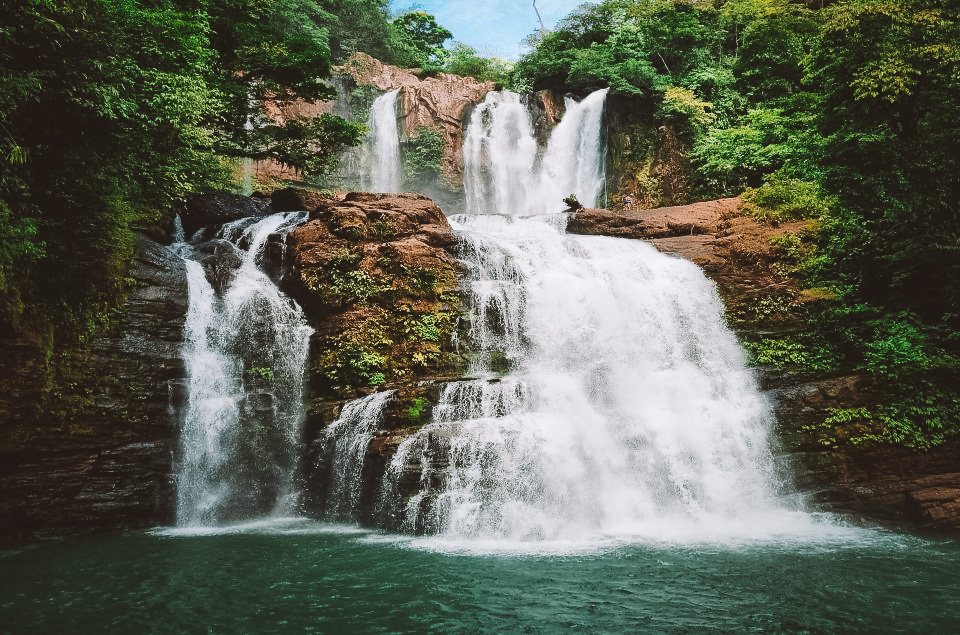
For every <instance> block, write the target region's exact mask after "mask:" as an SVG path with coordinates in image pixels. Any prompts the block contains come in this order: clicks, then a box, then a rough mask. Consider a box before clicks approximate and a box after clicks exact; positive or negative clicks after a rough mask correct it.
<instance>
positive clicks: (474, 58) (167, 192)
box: [0, 0, 960, 447]
mask: <svg viewBox="0 0 960 635" xmlns="http://www.w3.org/2000/svg"><path fill="white" fill-rule="evenodd" d="M388 4H389V3H388V2H387V1H386V0H221V1H218V2H214V1H212V0H67V1H65V2H55V1H53V0H12V1H10V2H4V3H3V4H2V6H0V329H3V330H4V331H5V332H12V331H16V330H21V331H23V330H26V331H30V332H33V333H37V334H39V335H40V336H41V338H43V339H44V340H45V341H47V342H48V344H49V346H51V347H54V348H57V347H65V346H69V345H71V344H74V343H76V342H78V341H82V340H83V339H84V338H85V337H88V336H90V335H91V334H95V333H98V332H99V331H100V330H101V329H102V328H103V326H104V325H105V324H106V323H107V322H108V321H109V319H110V317H111V312H112V310H113V309H114V308H115V307H116V306H118V303H119V302H120V300H121V299H122V297H123V293H124V289H125V280H124V276H125V272H126V267H127V263H128V260H129V256H130V250H131V244H132V237H133V233H134V232H135V231H147V232H151V233H154V234H156V233H158V232H160V231H161V229H162V228H164V227H166V226H167V225H168V223H169V221H170V219H171V218H172V215H173V213H174V212H173V210H174V207H175V204H176V202H177V201H178V200H180V199H181V198H182V197H183V196H184V195H185V194H187V193H189V192H196V191H201V190H203V189H204V188H209V187H224V186H229V182H230V179H231V166H232V165H233V164H234V163H232V162H235V161H236V160H238V159H239V158H242V157H252V158H272V159H275V160H277V161H280V162H282V163H286V164H288V165H292V166H294V167H297V168H298V169H300V170H303V171H305V172H308V173H309V172H313V173H320V172H323V171H324V170H326V169H327V168H328V167H329V166H330V164H331V163H330V162H331V160H332V157H333V156H335V155H336V153H337V152H338V151H339V150H340V149H341V148H343V147H345V146H349V145H355V144H357V143H359V141H360V140H361V138H362V134H363V129H362V126H359V125H357V124H351V123H349V122H345V121H343V120H340V119H338V118H336V117H332V116H325V117H322V118H316V119H310V120H306V119H305V120H298V121H294V122H290V123H288V124H287V125H285V126H277V125H256V126H251V125H249V124H250V123H251V121H255V120H257V118H259V117H261V115H262V112H263V102H264V100H266V99H267V98H271V99H292V98H301V99H308V100H310V99H324V98H327V97H329V96H330V90H331V89H330V88H329V86H328V85H327V84H325V83H324V82H323V81H322V80H323V79H325V78H327V77H328V76H329V74H330V68H331V65H332V64H336V63H339V62H342V61H344V60H345V59H346V58H347V57H349V55H350V54H351V53H353V52H354V51H357V50H363V51H364V52H367V53H370V54H371V55H373V56H375V57H378V58H380V59H381V60H383V61H385V62H387V63H394V64H398V65H401V66H406V67H416V68H419V69H420V71H421V72H422V73H427V74H429V73H432V72H438V71H441V70H442V71H447V72H454V73H458V74H462V75H473V76H477V77H478V78H480V79H489V80H493V81H496V82H501V83H503V84H505V85H508V86H509V87H512V88H513V89H515V90H521V91H528V90H541V89H552V90H555V91H558V92H560V93H568V92H570V93H575V94H580V95H585V94H586V93H587V92H589V91H591V90H595V89H598V88H605V87H609V88H610V89H611V91H612V94H619V95H621V96H626V97H629V99H630V100H631V103H632V104H634V107H635V108H636V109H637V110H638V111H640V112H642V113H645V116H646V117H647V118H648V120H649V123H650V125H651V129H654V130H656V129H659V128H661V127H665V128H669V129H670V130H672V131H673V132H674V133H675V135H676V138H677V142H678V144H679V147H680V148H681V150H682V152H683V154H684V156H685V157H686V159H687V160H688V162H689V175H690V179H689V183H690V185H689V188H688V189H687V191H686V194H685V195H686V196H687V197H689V198H691V199H708V198H712V197H717V196H728V195H736V194H741V193H745V197H744V200H745V201H746V202H747V204H748V205H747V207H748V208H750V209H752V210H753V212H754V213H756V214H758V215H759V217H762V218H764V219H766V220H767V221H768V222H778V220H779V219H781V218H782V219H806V220H809V221H811V223H810V227H811V230H810V231H809V232H807V233H806V234H804V235H803V236H797V237H795V239H794V240H793V243H791V244H786V243H785V244H784V245H783V249H784V250H790V253H792V254H793V255H794V256H795V257H794V261H793V265H792V267H791V269H790V271H789V275H792V276H794V277H796V278H797V280H798V281H799V282H800V284H801V285H802V286H803V287H804V288H806V289H809V290H816V292H817V296H818V297H819V298H820V300H819V301H818V302H815V303H807V304H804V305H803V306H802V307H800V306H798V307H794V309H795V310H796V311H797V312H804V313H805V317H806V320H807V323H808V324H809V325H811V326H810V328H808V329H807V330H805V331H804V332H802V333H791V334H781V335H777V336H773V335H771V336H769V337H768V338H767V339H766V340H764V341H762V342H759V343H758V344H756V346H755V354H756V355H757V359H758V360H763V361H765V362H767V363H775V364H780V365H783V366H785V367H788V368H792V369H793V370H795V371H797V372H800V373H805V374H806V375H808V376H811V377H813V376H817V375H818V374H823V373H826V372H836V371H837V370H843V369H846V370H851V371H854V370H855V371H859V372H862V373H865V374H867V375H869V376H871V377H873V378H874V381H875V386H876V391H877V394H878V395H881V398H880V399H879V400H878V405H877V407H876V408H872V409H866V410H864V409H858V410H857V411H848V412H837V413H836V420H837V422H838V423H849V422H851V421H853V422H855V423H856V424H857V425H858V426H859V429H861V430H862V431H863V434H862V435H861V437H862V439H866V440H881V441H889V442H896V443H904V444H907V445H911V446H917V447H928V446H931V445H935V444H937V443H940V442H942V441H943V440H944V439H946V438H949V437H951V436H955V435H957V434H958V433H960V396H958V393H957V391H956V388H955V387H956V386H957V385H960V376H958V375H960V372H958V369H960V359H958V356H960V335H958V332H960V328H958V327H960V279H958V273H960V123H958V122H960V0H897V1H896V2H894V1H892V0H603V1H600V2H596V3H591V4H585V5H583V6H582V7H581V8H580V9H578V10H577V11H575V12H574V13H572V14H571V15H570V16H568V17H567V18H566V19H565V20H563V21H562V22H561V23H560V24H559V25H558V27H557V28H556V29H554V30H552V31H547V30H540V31H537V32H536V33H535V34H533V35H531V36H530V38H529V44H530V52H529V53H528V54H527V55H525V56H524V57H522V58H521V59H520V60H519V61H518V62H517V63H516V64H515V65H511V64H507V63H504V62H501V61H499V60H490V59H485V58H483V57H482V56H480V55H478V54H477V52H476V51H475V50H474V49H472V48H470V47H468V46H465V45H462V44H460V45H457V44H453V43H452V34H451V33H450V32H449V31H448V30H447V29H445V28H444V27H442V26H441V25H439V24H437V22H436V20H435V19H434V18H433V16H430V15H429V14H426V13H423V12H420V11H411V12H408V13H406V14H404V15H403V16H400V17H398V18H394V19H391V17H390V16H389V14H388ZM641 176H642V175H641ZM647 177H649V175H647ZM640 182H641V183H645V182H646V183H647V184H648V185H649V186H650V188H651V191H652V192H653V191H655V190H656V187H657V184H656V183H655V182H654V181H651V180H650V179H649V178H647V180H646V181H644V180H643V179H640Z"/></svg>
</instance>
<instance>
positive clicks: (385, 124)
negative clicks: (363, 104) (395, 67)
mask: <svg viewBox="0 0 960 635" xmlns="http://www.w3.org/2000/svg"><path fill="white" fill-rule="evenodd" d="M399 94H400V90H399V89H398V90H392V91H390V92H388V93H384V94H383V95H380V96H379V97H377V98H376V99H375V100H374V101H373V105H372V106H371V108H370V120H369V124H368V125H369V128H370V136H369V137H368V138H367V141H366V143H365V144H364V148H363V152H362V154H363V157H364V160H363V162H364V164H365V165H366V166H367V169H368V172H367V175H366V177H365V178H364V179H363V186H364V188H365V189H367V190H369V191H371V192H399V191H400V188H401V177H400V133H399V131H398V128H397V96H398V95H399Z"/></svg>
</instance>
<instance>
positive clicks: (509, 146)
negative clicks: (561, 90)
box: [463, 90, 607, 216]
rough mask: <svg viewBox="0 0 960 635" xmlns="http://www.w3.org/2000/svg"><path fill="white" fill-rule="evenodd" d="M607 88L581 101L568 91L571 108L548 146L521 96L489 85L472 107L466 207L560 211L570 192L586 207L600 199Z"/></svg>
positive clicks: (499, 211)
mask: <svg viewBox="0 0 960 635" xmlns="http://www.w3.org/2000/svg"><path fill="white" fill-rule="evenodd" d="M606 94H607V91H606V90H599V91H596V92H594V93H592V94H590V95H589V96H587V97H586V99H584V100H583V101H581V102H575V101H574V100H572V99H569V98H568V99H567V100H566V114H565V115H564V117H563V120H562V121H561V122H560V124H559V125H558V126H557V127H556V129H554V131H553V133H552V134H551V135H550V141H549V144H548V145H547V149H546V152H545V153H541V152H540V151H539V149H538V147H537V141H536V137H535V134H534V127H533V120H532V119H531V116H530V112H529V110H528V109H527V107H526V106H525V105H524V104H523V103H522V101H521V98H520V96H519V95H517V94H515V93H511V92H509V91H504V92H493V93H489V94H488V95H487V98H486V99H485V100H484V102H483V103H482V104H480V105H479V106H477V108H476V109H475V110H474V111H473V113H472V115H471V117H470V123H469V125H468V127H467V132H466V136H465V139H464V142H463V159H464V176H463V179H464V190H465V192H466V202H467V205H466V210H467V213H468V214H508V215H512V216H516V215H533V214H548V213H551V212H559V211H562V210H563V209H564V205H563V203H562V200H563V198H564V197H566V196H567V195H569V194H574V195H576V197H577V200H579V201H580V202H581V203H583V204H584V205H585V206H587V207H592V206H595V205H596V204H597V203H598V202H599V200H600V197H601V196H602V195H603V188H604V175H605V162H606V145H605V143H604V139H603V135H602V134H601V127H602V123H603V111H604V105H605V103H606Z"/></svg>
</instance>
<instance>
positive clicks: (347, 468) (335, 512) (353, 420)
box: [320, 390, 393, 520]
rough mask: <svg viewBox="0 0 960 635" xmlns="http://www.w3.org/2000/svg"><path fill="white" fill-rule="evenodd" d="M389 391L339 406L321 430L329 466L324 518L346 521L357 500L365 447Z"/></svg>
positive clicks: (349, 517) (379, 419)
mask: <svg viewBox="0 0 960 635" xmlns="http://www.w3.org/2000/svg"><path fill="white" fill-rule="evenodd" d="M392 398H393V391H392V390H387V391H383V392H375V393H373V394H371V395H368V396H367V397H364V398H363V399H356V400H354V401H351V402H350V403H348V404H347V405H345V406H344V407H343V411H342V412H341V413H340V416H339V417H337V420H336V421H334V422H333V423H331V424H330V425H329V426H327V428H326V429H325V430H324V431H323V438H322V439H321V440H320V442H321V443H324V444H329V446H330V449H329V451H328V452H327V456H329V457H330V458H331V459H332V465H330V469H329V471H328V473H327V474H325V475H324V477H326V478H327V479H328V484H327V485H328V489H327V497H326V499H327V500H326V504H325V515H326V517H327V518H328V519H331V520H333V519H336V520H350V519H351V516H352V514H353V513H354V511H355V510H356V509H357V508H358V506H359V503H360V495H361V491H362V488H363V483H362V478H361V477H362V472H363V463H364V459H365V457H366V453H367V446H369V445H370V441H371V440H372V439H373V434H374V432H375V431H376V429H377V426H378V425H379V424H380V423H381V421H382V419H383V410H384V408H385V407H386V405H387V403H388V402H389V401H390V400H391V399H392Z"/></svg>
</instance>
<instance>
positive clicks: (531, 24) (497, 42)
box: [390, 0, 585, 60]
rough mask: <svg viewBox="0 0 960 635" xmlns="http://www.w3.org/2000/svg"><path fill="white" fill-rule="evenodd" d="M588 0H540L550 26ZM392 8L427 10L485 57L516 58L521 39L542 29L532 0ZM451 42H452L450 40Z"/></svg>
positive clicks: (403, 0)
mask: <svg viewBox="0 0 960 635" xmlns="http://www.w3.org/2000/svg"><path fill="white" fill-rule="evenodd" d="M584 1H585V0H537V9H539V11H540V15H541V17H543V24H544V26H545V27H547V29H552V28H553V27H554V26H556V24H557V21H558V20H560V19H561V18H564V17H566V16H567V15H568V14H569V13H570V12H571V11H573V10H574V9H575V8H577V7H578V6H580V5H581V4H583V2H584ZM390 10H391V11H392V12H394V13H395V14H396V13H405V12H406V11H408V10H417V11H426V12H427V13H429V14H431V15H433V16H435V17H436V18H437V22H438V23H439V24H440V25H441V26H444V27H446V28H447V30H448V31H450V32H451V33H453V39H454V40H455V41H457V42H463V43H464V44H469V45H470V46H472V47H474V48H475V49H477V51H478V52H479V53H480V54H481V55H483V56H489V57H500V58H503V59H508V60H516V59H517V58H518V57H519V56H520V54H521V53H523V52H525V51H526V49H525V47H522V46H521V45H520V41H521V40H522V39H523V38H525V37H527V36H528V35H530V34H531V33H533V32H534V31H536V30H537V29H539V28H540V23H539V22H538V21H537V14H536V13H535V12H534V10H533V2H532V0H392V1H391V2H390ZM447 44H448V45H449V42H448V43H447Z"/></svg>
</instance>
